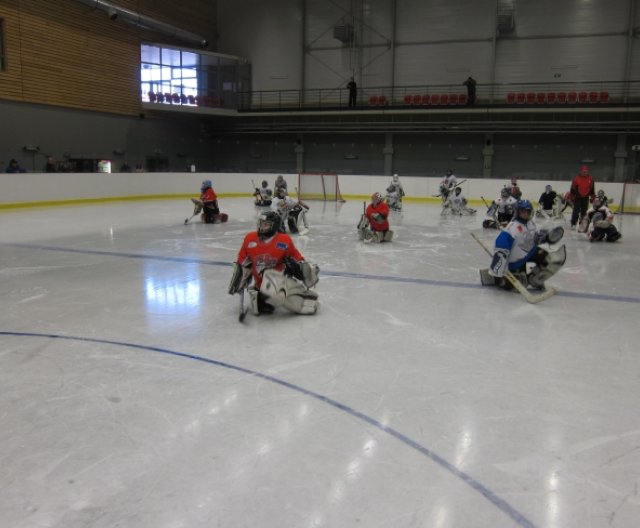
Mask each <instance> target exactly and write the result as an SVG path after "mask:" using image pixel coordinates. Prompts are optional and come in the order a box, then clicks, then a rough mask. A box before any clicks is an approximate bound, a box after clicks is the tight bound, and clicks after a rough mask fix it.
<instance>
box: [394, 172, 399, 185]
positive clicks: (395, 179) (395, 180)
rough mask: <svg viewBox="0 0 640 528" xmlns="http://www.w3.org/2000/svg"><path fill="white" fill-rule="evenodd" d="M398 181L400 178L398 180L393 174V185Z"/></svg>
mask: <svg viewBox="0 0 640 528" xmlns="http://www.w3.org/2000/svg"><path fill="white" fill-rule="evenodd" d="M399 179H400V178H398V175H397V174H394V175H393V183H398V180H399Z"/></svg>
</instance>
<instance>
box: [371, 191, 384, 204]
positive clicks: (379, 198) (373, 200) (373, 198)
mask: <svg viewBox="0 0 640 528" xmlns="http://www.w3.org/2000/svg"><path fill="white" fill-rule="evenodd" d="M381 201H382V195H381V194H380V193H379V192H376V193H373V194H372V195H371V203H372V204H373V205H378V204H379V203H380V202H381Z"/></svg>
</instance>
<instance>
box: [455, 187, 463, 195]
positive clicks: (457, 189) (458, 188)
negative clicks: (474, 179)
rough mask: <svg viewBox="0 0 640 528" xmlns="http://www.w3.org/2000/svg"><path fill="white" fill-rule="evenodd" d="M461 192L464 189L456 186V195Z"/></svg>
mask: <svg viewBox="0 0 640 528" xmlns="http://www.w3.org/2000/svg"><path fill="white" fill-rule="evenodd" d="M461 192H462V189H461V188H460V187H456V190H455V193H456V196H458V195H459V194H460V193H461Z"/></svg>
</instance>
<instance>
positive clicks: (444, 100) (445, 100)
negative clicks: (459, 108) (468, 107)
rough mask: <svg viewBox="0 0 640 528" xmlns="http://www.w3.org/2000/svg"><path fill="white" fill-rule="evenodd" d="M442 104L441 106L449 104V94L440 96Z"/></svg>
mask: <svg viewBox="0 0 640 528" xmlns="http://www.w3.org/2000/svg"><path fill="white" fill-rule="evenodd" d="M440 104H441V105H447V104H449V94H440Z"/></svg>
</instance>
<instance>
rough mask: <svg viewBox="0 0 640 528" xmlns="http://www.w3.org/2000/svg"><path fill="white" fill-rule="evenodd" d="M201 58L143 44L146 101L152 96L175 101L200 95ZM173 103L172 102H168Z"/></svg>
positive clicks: (186, 52)
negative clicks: (171, 98) (175, 97)
mask: <svg viewBox="0 0 640 528" xmlns="http://www.w3.org/2000/svg"><path fill="white" fill-rule="evenodd" d="M200 69H201V68H200V56H199V55H198V54H197V53H192V52H188V51H182V50H179V49H173V48H163V47H161V46H153V45H149V44H142V45H141V46H140V89H141V92H142V99H143V100H145V101H148V100H150V93H152V94H163V97H166V94H170V95H171V96H172V97H173V96H174V94H177V96H178V97H185V96H186V97H189V96H192V97H195V96H197V95H198V77H199V75H198V74H199V71H200ZM165 102H169V101H165Z"/></svg>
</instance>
